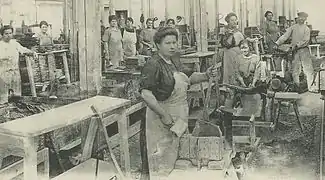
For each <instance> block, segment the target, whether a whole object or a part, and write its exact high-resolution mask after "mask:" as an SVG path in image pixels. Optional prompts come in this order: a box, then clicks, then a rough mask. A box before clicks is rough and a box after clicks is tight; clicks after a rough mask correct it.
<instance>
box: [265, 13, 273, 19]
mask: <svg viewBox="0 0 325 180" xmlns="http://www.w3.org/2000/svg"><path fill="white" fill-rule="evenodd" d="M266 19H267V20H269V21H271V20H272V19H273V14H272V13H268V14H267V16H266Z"/></svg>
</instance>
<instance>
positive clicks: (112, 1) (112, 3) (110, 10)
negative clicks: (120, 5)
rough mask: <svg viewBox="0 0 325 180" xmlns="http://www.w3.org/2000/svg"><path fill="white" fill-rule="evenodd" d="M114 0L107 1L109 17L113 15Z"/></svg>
mask: <svg viewBox="0 0 325 180" xmlns="http://www.w3.org/2000/svg"><path fill="white" fill-rule="evenodd" d="M114 4H115V3H114V0H109V15H114V14H115V6H114Z"/></svg>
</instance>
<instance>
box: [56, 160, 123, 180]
mask: <svg viewBox="0 0 325 180" xmlns="http://www.w3.org/2000/svg"><path fill="white" fill-rule="evenodd" d="M114 169H115V167H114V165H113V164H111V163H109V162H105V161H99V164H98V177H97V180H107V179H115V178H114V177H116V179H120V178H119V177H118V173H117V172H115V171H114ZM95 170H96V159H89V160H87V161H85V162H83V163H81V164H79V165H78V166H76V167H74V168H72V169H70V170H68V171H67V172H65V173H63V174H61V175H59V176H57V177H55V178H53V180H72V179H78V180H90V179H95Z"/></svg>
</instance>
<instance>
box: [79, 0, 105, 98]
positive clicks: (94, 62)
mask: <svg viewBox="0 0 325 180" xmlns="http://www.w3.org/2000/svg"><path fill="white" fill-rule="evenodd" d="M77 2H78V4H77V5H78V6H77V7H78V14H77V16H78V30H79V31H78V47H79V48H78V49H79V72H80V90H81V94H84V93H85V94H87V96H88V95H90V94H91V95H96V94H97V93H99V91H100V89H101V63H100V62H101V61H100V59H101V56H100V54H101V53H100V49H101V44H100V43H101V37H100V21H99V20H100V9H99V8H100V1H99V0H94V1H88V0H78V1H77ZM94 19H95V20H94Z"/></svg>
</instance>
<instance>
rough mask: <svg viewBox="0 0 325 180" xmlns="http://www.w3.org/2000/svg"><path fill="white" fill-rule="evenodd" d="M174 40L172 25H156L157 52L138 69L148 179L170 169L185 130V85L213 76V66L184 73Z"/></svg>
mask: <svg viewBox="0 0 325 180" xmlns="http://www.w3.org/2000/svg"><path fill="white" fill-rule="evenodd" d="M177 40H178V33H177V31H176V30H175V29H174V28H171V27H163V28H160V29H159V30H158V32H157V33H156V34H155V36H154V42H155V44H156V46H157V49H158V52H157V53H155V54H154V55H153V56H152V59H151V60H150V61H148V62H147V63H146V64H145V66H144V68H143V69H142V75H141V81H140V92H141V95H142V98H143V100H144V101H145V102H146V104H147V105H148V107H147V112H146V138H147V151H148V162H149V175H150V180H154V179H161V178H165V177H167V176H168V175H169V174H170V172H171V171H172V170H173V169H174V165H175V162H176V160H177V156H178V147H179V138H180V137H181V136H182V135H183V134H184V133H185V131H186V130H187V121H188V114H189V107H188V102H187V89H188V87H189V85H190V84H194V83H199V82H202V81H207V80H208V79H209V77H210V76H216V75H217V69H216V68H213V67H210V68H208V70H207V72H206V73H199V72H195V73H193V74H192V75H191V76H190V77H188V76H187V75H186V74H184V73H183V72H185V71H186V69H185V68H183V67H182V64H181V62H180V58H179V54H178V53H177V51H178V48H177Z"/></svg>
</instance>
